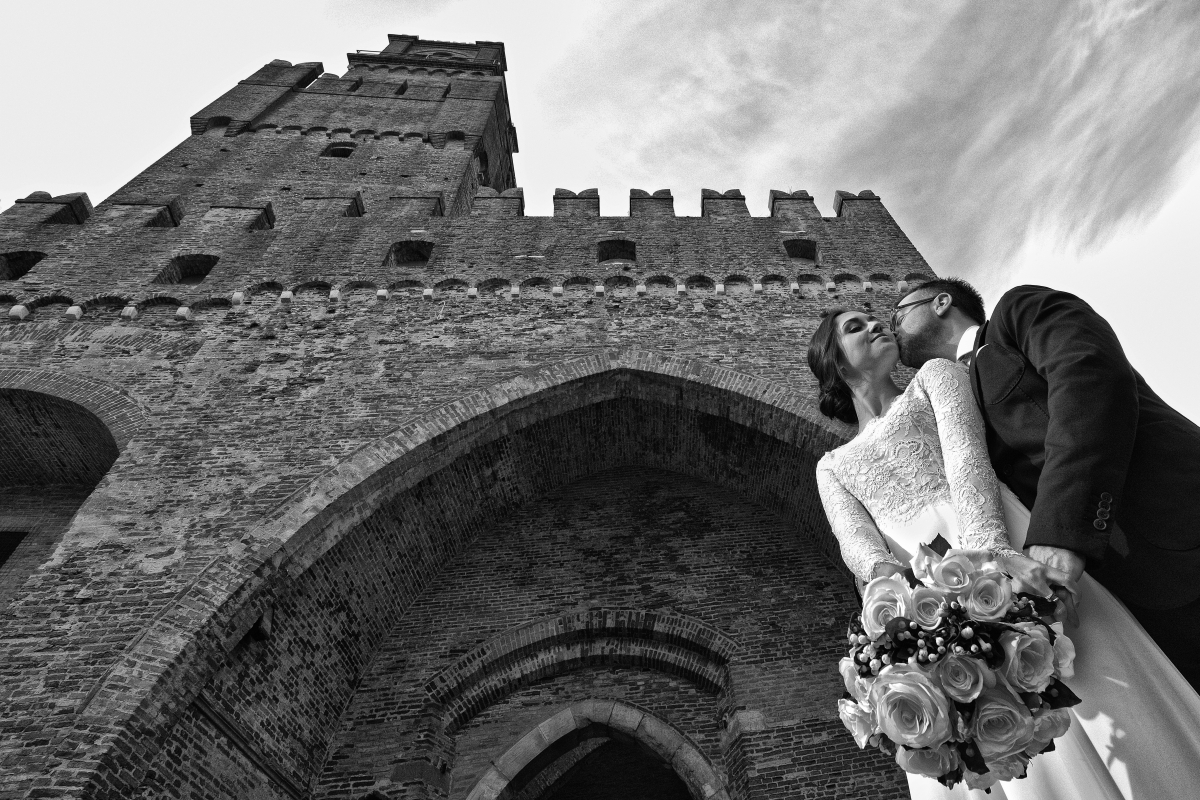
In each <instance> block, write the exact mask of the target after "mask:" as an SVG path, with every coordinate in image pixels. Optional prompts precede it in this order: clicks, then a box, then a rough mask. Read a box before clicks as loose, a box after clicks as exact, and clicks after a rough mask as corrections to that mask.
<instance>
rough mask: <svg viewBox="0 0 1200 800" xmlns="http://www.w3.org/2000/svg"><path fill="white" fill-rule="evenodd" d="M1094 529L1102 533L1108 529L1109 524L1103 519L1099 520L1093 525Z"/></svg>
mask: <svg viewBox="0 0 1200 800" xmlns="http://www.w3.org/2000/svg"><path fill="white" fill-rule="evenodd" d="M1092 527H1094V528H1095V529H1096V530H1098V531H1102V530H1104V529H1105V528H1107V527H1108V523H1107V522H1105V521H1104V520H1102V519H1098V520H1096V521H1095V522H1093V523H1092Z"/></svg>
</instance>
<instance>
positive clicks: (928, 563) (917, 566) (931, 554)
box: [909, 544, 942, 583]
mask: <svg viewBox="0 0 1200 800" xmlns="http://www.w3.org/2000/svg"><path fill="white" fill-rule="evenodd" d="M941 560H942V557H941V556H939V555H938V554H937V551H935V550H933V548H931V547H930V546H929V545H927V544H923V545H919V546H918V547H917V554H916V555H915V556H913V557H912V561H910V562H909V564H910V566H911V567H912V571H913V575H915V576H916V578H917V580H919V581H921V582H923V583H929V582H930V581H931V580H933V579H932V578H931V577H929V571H930V570H931V569H933V565H934V564H936V563H938V562H939V561H941Z"/></svg>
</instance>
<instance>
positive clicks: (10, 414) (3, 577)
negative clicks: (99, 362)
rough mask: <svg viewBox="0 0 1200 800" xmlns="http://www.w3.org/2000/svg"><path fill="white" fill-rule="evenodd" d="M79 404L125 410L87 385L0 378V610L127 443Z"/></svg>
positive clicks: (30, 375)
mask: <svg viewBox="0 0 1200 800" xmlns="http://www.w3.org/2000/svg"><path fill="white" fill-rule="evenodd" d="M47 387H53V391H55V392H56V393H54V394H52V393H49V392H47V391H44V390H43V389H45V388H47ZM60 393H61V394H60ZM63 394H65V395H68V396H70V399H69V398H68V397H67V396H62V395H63ZM76 395H77V397H76ZM85 397H88V398H90V401H91V402H92V403H93V404H95V405H98V406H100V407H103V406H104V405H105V404H106V402H105V401H109V402H110V403H111V405H110V408H112V407H113V406H116V407H117V408H121V407H122V406H125V407H128V406H132V403H131V402H129V401H128V400H127V399H126V398H124V397H123V396H121V395H120V394H119V393H118V392H116V391H114V390H107V391H105V387H102V386H99V385H95V386H93V385H90V382H88V381H83V380H76V379H70V378H67V377H65V376H49V375H41V374H38V373H34V372H26V371H19V370H11V371H0V609H3V608H4V607H6V606H7V605H8V604H9V603H10V602H13V601H14V600H17V599H19V597H20V591H21V586H22V585H23V584H24V583H25V581H26V580H27V579H28V578H29V577H30V575H32V574H33V573H34V572H35V571H36V570H37V569H38V567H40V566H42V564H43V563H45V562H46V560H47V559H49V558H50V556H51V554H52V553H53V551H54V548H55V547H56V546H57V545H58V543H59V541H61V539H62V537H63V534H64V533H66V531H67V529H68V528H69V527H70V526H71V522H72V520H73V519H74V518H75V515H76V513H77V512H78V511H79V509H80V507H81V506H82V505H83V504H84V501H86V500H87V498H88V497H89V496H90V495H91V494H92V492H93V491H94V490H95V488H96V486H97V485H98V484H99V483H100V481H101V480H102V479H103V478H104V476H105V474H107V472H108V471H109V469H110V468H111V467H112V465H113V462H115V461H116V460H117V457H118V456H119V455H120V447H121V445H123V444H124V443H125V442H126V441H128V434H129V431H128V430H120V428H123V427H126V426H123V425H118V431H117V436H120V437H121V439H120V441H118V438H117V436H114V431H113V430H112V429H110V427H109V425H110V424H111V423H112V420H111V419H110V420H108V421H107V422H106V421H105V420H103V419H101V417H100V416H98V415H97V413H96V412H95V411H94V410H92V409H89V408H87V407H86V406H85V405H83V404H82V403H81V402H76V400H77V399H78V400H83V399H84V398H85Z"/></svg>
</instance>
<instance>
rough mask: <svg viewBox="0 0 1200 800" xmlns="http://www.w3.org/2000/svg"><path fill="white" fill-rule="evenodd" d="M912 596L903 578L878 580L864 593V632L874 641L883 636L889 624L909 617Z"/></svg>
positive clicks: (872, 582)
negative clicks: (898, 618) (897, 618)
mask: <svg viewBox="0 0 1200 800" xmlns="http://www.w3.org/2000/svg"><path fill="white" fill-rule="evenodd" d="M911 604H912V596H911V595H910V594H909V591H908V584H907V583H906V582H905V581H904V580H903V579H901V578H895V577H888V578H876V579H875V580H873V581H871V582H870V583H868V584H867V588H866V590H865V591H864V592H863V611H862V623H863V631H864V632H865V633H866V634H867V636H870V637H871V639H872V640H878V639H879V638H880V637H881V636H883V633H884V629H885V628H886V627H887V624H888V623H889V622H891V621H892V620H893V619H895V618H896V617H907V616H908V609H909V606H910V605H911Z"/></svg>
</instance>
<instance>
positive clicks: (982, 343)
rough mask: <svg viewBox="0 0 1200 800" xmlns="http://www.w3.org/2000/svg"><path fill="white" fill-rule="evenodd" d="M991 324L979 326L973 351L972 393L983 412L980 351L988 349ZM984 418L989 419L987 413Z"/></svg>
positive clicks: (985, 323) (985, 322) (971, 370)
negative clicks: (988, 332) (988, 334)
mask: <svg viewBox="0 0 1200 800" xmlns="http://www.w3.org/2000/svg"><path fill="white" fill-rule="evenodd" d="M989 324H991V320H985V321H984V323H983V324H982V325H980V326H979V330H978V331H976V332H975V347H974V349H973V350H972V351H971V367H970V376H971V393H972V394H974V395H975V404H976V405H978V406H979V408H980V410H983V407H984V406H983V386H982V385H981V384H980V382H979V351H980V350H982V349H983V348H985V347H987V343H986V342H987V329H988V325H989ZM984 418H985V419H986V418H987V415H986V413H985V414H984Z"/></svg>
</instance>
